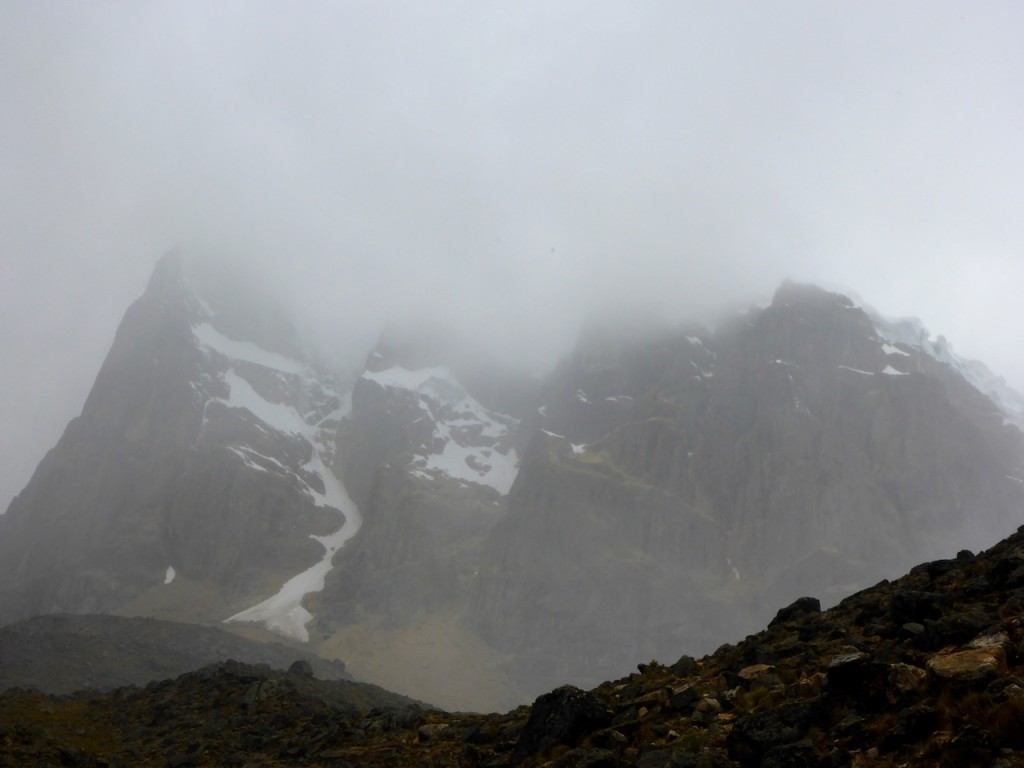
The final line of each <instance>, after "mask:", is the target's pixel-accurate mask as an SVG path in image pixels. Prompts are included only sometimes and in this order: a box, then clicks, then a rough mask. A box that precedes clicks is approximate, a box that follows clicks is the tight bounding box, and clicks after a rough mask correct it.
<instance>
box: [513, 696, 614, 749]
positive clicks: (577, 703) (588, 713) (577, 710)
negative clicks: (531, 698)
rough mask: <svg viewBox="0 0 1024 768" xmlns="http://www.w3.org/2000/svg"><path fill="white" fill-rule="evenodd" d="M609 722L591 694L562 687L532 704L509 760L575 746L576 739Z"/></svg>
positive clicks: (609, 718)
mask: <svg viewBox="0 0 1024 768" xmlns="http://www.w3.org/2000/svg"><path fill="white" fill-rule="evenodd" d="M610 722H611V715H610V714H609V712H608V710H607V709H606V708H605V707H604V706H603V705H602V704H601V702H600V701H598V700H597V699H596V698H594V696H593V695H591V694H589V693H586V692H585V691H581V690H580V689H579V688H575V687H573V686H571V685H566V686H563V687H561V688H558V689H557V690H554V691H552V692H551V693H545V694H544V695H543V696H541V697H540V698H538V699H537V701H535V702H534V703H533V708H532V709H531V710H530V719H529V720H528V721H527V722H526V727H525V728H523V732H522V734H521V735H520V736H519V743H518V744H517V745H516V750H515V753H514V754H513V761H519V760H522V759H523V758H525V757H526V756H527V755H533V754H537V753H538V752H543V751H544V750H547V749H550V748H551V747H553V746H554V745H555V744H568V745H575V744H576V743H577V742H578V741H579V740H580V738H581V737H582V736H583V735H585V734H588V733H590V732H592V731H595V730H597V729H598V728H601V727H604V726H606V725H608V724H609V723H610Z"/></svg>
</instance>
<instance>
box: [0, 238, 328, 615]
mask: <svg viewBox="0 0 1024 768" xmlns="http://www.w3.org/2000/svg"><path fill="white" fill-rule="evenodd" d="M185 270H186V268H185V265H184V264H183V262H182V260H181V259H180V258H179V257H175V256H169V257H165V258H164V259H163V260H162V261H161V262H160V264H159V265H158V267H157V269H156V271H155V272H154V275H153V278H152V280H151V282H150V284H149V287H148V289H147V291H146V293H145V295H143V296H142V298H140V299H139V300H138V301H137V302H136V303H135V304H134V305H133V306H132V307H131V308H130V309H129V310H128V312H127V314H126V315H125V319H124V321H123V322H122V324H121V327H120V328H119V330H118V333H117V337H116V339H115V342H114V345H113V347H112V349H111V351H110V354H109V355H108V358H107V360H106V361H105V363H104V365H103V367H102V369H101V371H100V374H99V376H98V377H97V380H96V383H95V385H94V387H93V390H92V392H91V393H90V395H89V398H88V400H87V402H86V404H85V406H84V408H83V410H82V414H81V416H79V417H78V418H77V419H75V420H74V421H73V422H71V424H70V425H69V426H68V428H67V430H66V432H65V434H64V436H63V437H62V439H61V441H60V442H59V443H58V445H57V446H56V447H55V448H54V449H53V450H52V451H50V453H49V454H48V455H47V457H46V459H45V460H44V461H43V462H42V463H41V464H40V466H39V468H38V470H37V471H36V473H35V475H34V476H33V478H32V480H31V482H30V483H29V485H28V486H27V487H26V489H25V490H24V491H23V492H22V493H21V494H20V495H19V496H18V497H17V498H16V499H15V500H14V502H13V503H12V504H11V507H10V509H9V511H8V513H7V514H6V515H4V516H3V517H2V518H0V583H2V584H3V587H2V589H3V592H2V607H3V610H2V616H3V619H4V621H13V620H15V619H17V618H20V617H22V616H26V615H32V614H38V613H48V612H54V611H67V612H75V613H81V612H89V611H106V612H118V611H123V612H145V613H156V614H158V615H164V616H169V617H177V618H185V619H207V620H209V619H220V618H224V617H226V616H227V615H230V613H233V612H234V611H231V610H230V609H231V608H233V607H235V606H237V607H239V608H240V607H244V606H245V604H246V603H251V602H253V601H255V600H256V599H258V597H259V596H260V595H266V594H270V593H273V591H274V590H276V589H277V587H279V586H280V585H281V583H282V582H283V581H284V580H286V579H287V577H288V576H290V575H291V574H293V573H295V572H298V571H302V570H303V568H304V567H306V566H308V565H311V564H312V563H315V562H316V561H317V560H318V559H319V557H320V556H321V553H323V547H322V546H321V545H320V544H318V543H317V542H316V541H314V540H312V539H311V538H310V534H327V533H329V532H331V531H332V530H334V529H336V528H338V526H339V525H340V520H341V519H342V518H341V514H340V512H339V511H338V510H337V509H332V508H331V507H330V506H329V505H327V504H326V503H325V501H324V498H325V497H324V492H325V490H326V489H325V485H324V483H325V477H327V475H328V473H327V472H326V471H325V470H324V468H323V462H324V461H325V460H326V461H330V459H331V458H332V451H331V447H332V446H333V430H334V428H335V427H336V425H337V422H338V419H339V417H340V409H341V399H340V398H339V396H338V394H337V392H336V391H335V386H334V384H333V382H332V380H331V379H330V377H327V376H323V375H320V374H317V373H316V372H314V371H313V369H312V368H311V367H310V365H309V364H308V363H307V362H305V361H304V360H302V359H301V358H299V357H298V354H297V352H296V350H295V348H292V349H289V348H288V346H287V344H286V341H287V333H286V331H284V330H283V329H282V327H281V324H280V323H279V322H278V323H275V326H276V327H275V329H274V330H273V333H272V334H264V337H263V339H262V341H263V343H264V344H268V339H269V338H270V337H271V336H276V338H277V344H278V345H279V348H280V350H281V351H270V350H268V349H265V348H264V347H261V346H258V345H257V344H255V343H254V342H252V341H251V340H247V339H246V338H244V337H240V336H236V337H234V338H231V337H228V336H226V335H225V334H224V333H223V332H222V331H221V330H220V329H221V327H231V326H232V324H239V323H240V322H244V318H243V317H242V315H243V314H244V313H243V312H242V311H241V309H240V307H239V306H238V305H237V304H236V305H235V306H228V307H227V309H225V310H223V311H221V310H218V309H217V308H216V305H214V306H213V307H211V306H210V305H208V304H207V303H206V302H205V301H204V300H203V299H202V298H200V296H199V294H198V293H197V292H196V291H195V290H194V289H193V287H192V286H191V285H190V284H189V283H188V282H187V281H186V278H185ZM214 295H216V293H215V292H214ZM267 313H268V312H267V309H266V308H261V309H260V310H259V311H258V312H256V313H255V314H257V315H266V314H267ZM250 338H252V337H250ZM225 611H228V612H227V613H225Z"/></svg>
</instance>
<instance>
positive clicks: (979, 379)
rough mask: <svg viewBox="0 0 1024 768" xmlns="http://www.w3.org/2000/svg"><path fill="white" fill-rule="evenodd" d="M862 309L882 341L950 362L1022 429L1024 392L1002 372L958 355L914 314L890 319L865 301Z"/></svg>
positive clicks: (938, 360) (950, 365) (943, 339)
mask: <svg viewBox="0 0 1024 768" xmlns="http://www.w3.org/2000/svg"><path fill="white" fill-rule="evenodd" d="M861 309H863V310H864V312H865V313H866V314H867V315H868V317H870V318H871V321H872V322H873V323H874V324H875V330H876V332H877V333H878V335H879V336H880V337H881V338H882V339H883V340H884V341H887V342H889V343H890V344H903V345H904V346H908V347H912V348H914V349H917V350H920V351H921V352H923V353H924V354H926V355H928V356H929V357H931V358H932V359H933V360H936V361H937V362H940V363H943V364H944V365H947V366H949V367H950V368H952V369H953V370H954V371H956V372H957V373H958V374H960V376H962V377H963V378H964V379H965V380H966V381H967V382H968V383H969V384H970V385H971V386H973V387H974V388H975V389H977V390H978V391H979V392H981V393H982V394H983V395H985V396H986V397H987V398H988V399H989V400H991V401H992V403H993V404H994V405H995V406H996V407H997V408H998V409H999V410H1000V411H1002V413H1003V415H1004V416H1006V417H1007V418H1008V419H1009V420H1010V422H1011V423H1012V424H1013V425H1014V426H1016V427H1018V428H1020V429H1024V395H1022V394H1021V393H1020V392H1017V391H1016V390H1015V389H1013V388H1012V387H1011V386H1009V385H1008V384H1007V383H1006V380H1005V379H1004V378H1003V377H1002V376H997V375H995V374H994V373H992V371H990V370H989V369H988V367H987V366H986V365H985V364H984V363H981V362H979V361H977V360H966V359H964V358H962V357H960V356H959V355H957V354H956V353H955V352H954V351H953V345H952V344H950V343H949V341H947V340H946V338H945V337H944V336H938V337H936V338H934V339H933V338H931V334H930V333H929V332H928V330H927V329H926V328H925V327H924V324H923V323H922V322H921V321H920V320H919V319H917V318H916V317H903V318H897V319H892V318H888V317H885V316H883V315H881V314H879V313H878V312H877V311H876V310H874V309H873V308H871V307H869V306H867V305H864V304H862V305H861ZM883 348H885V347H883ZM904 354H906V353H905V352H904Z"/></svg>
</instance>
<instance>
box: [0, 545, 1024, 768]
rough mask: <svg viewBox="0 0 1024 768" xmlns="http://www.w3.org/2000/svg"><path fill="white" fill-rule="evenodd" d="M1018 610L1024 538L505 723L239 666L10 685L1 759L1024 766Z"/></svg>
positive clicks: (784, 615) (812, 602)
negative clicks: (79, 684) (58, 685)
mask: <svg viewBox="0 0 1024 768" xmlns="http://www.w3.org/2000/svg"><path fill="white" fill-rule="evenodd" d="M1022 611H1024V528H1022V530H1021V531H1019V532H1017V533H1015V534H1013V535H1011V536H1010V537H1009V538H1008V539H1006V540H1004V541H1002V542H1000V543H999V544H997V545H996V546H994V547H992V548H991V549H990V550H988V551H986V552H983V553H981V554H978V555H974V554H972V553H971V552H969V551H966V550H961V551H960V552H959V553H958V554H957V555H956V557H955V558H950V559H943V560H937V561H932V562H928V563H924V564H921V565H919V566H917V567H915V568H913V569H912V570H911V571H910V573H909V574H907V575H905V576H904V577H902V578H900V579H898V580H895V581H893V582H889V581H882V582H880V583H879V584H877V585H876V586H874V587H871V588H870V589H867V590H864V591H862V592H859V593H857V594H854V595H852V596H850V597H848V598H846V599H844V600H843V601H842V602H840V603H839V605H837V606H836V607H834V608H832V609H831V610H828V611H824V612H823V611H821V609H820V605H819V602H818V601H817V600H816V599H813V598H809V597H804V598H801V599H799V600H797V601H795V602H794V603H792V604H790V605H789V606H786V607H785V608H782V609H781V610H778V611H777V612H776V613H775V615H774V618H773V619H772V621H771V622H770V624H769V625H768V627H767V628H766V629H764V630H762V631H760V632H758V633H756V634H753V635H750V636H748V637H746V638H744V639H743V640H741V641H739V642H737V643H735V644H725V645H723V646H721V647H720V648H719V649H718V650H717V651H715V653H713V654H710V655H708V656H705V657H704V658H702V659H699V660H698V659H695V658H693V657H692V656H688V655H683V656H681V657H670V658H668V659H665V660H664V663H659V662H658V661H649V662H647V663H643V664H640V665H639V670H638V672H634V673H633V674H630V675H627V676H624V677H618V678H616V679H613V680H609V681H606V682H604V683H602V684H601V685H599V686H597V687H595V688H594V689H593V690H589V691H585V690H581V689H579V688H575V687H573V686H568V685H566V686H560V687H558V688H556V689H554V690H551V691H549V692H546V693H544V694H542V695H541V696H539V697H538V698H537V699H536V700H535V701H534V702H533V704H532V706H522V707H518V708H516V709H514V710H511V711H509V712H507V713H505V714H490V715H479V714H469V713H446V712H441V711H437V710H430V709H425V708H423V707H421V706H417V705H414V704H409V703H408V702H407V701H402V700H396V699H395V698H392V699H391V700H390V701H389V700H387V699H385V698H383V694H382V693H380V692H376V693H374V692H372V691H370V692H366V691H364V688H365V687H364V688H360V687H358V686H357V685H356V684H353V683H342V682H334V683H331V682H326V681H318V680H314V679H313V678H311V677H308V676H306V675H302V674H297V673H294V672H293V673H289V674H286V673H272V672H270V671H269V670H267V669H266V668H263V669H260V668H255V667H251V666H248V665H243V664H238V663H235V662H230V663H222V664H218V665H213V666H209V667H205V668H203V669H201V670H198V671H197V672H194V673H189V674H186V675H183V676H181V677H179V678H177V679H175V680H167V681H163V682H160V683H153V684H151V685H149V686H146V687H145V688H143V689H138V688H128V689H120V690H117V691H114V692H110V693H102V694H101V693H92V692H83V693H79V694H76V695H73V696H64V697H54V696H45V695H42V694H39V693H38V692H34V691H25V690H11V691H7V692H5V693H2V694H0V724H2V725H0V765H12V766H13V765H75V766H87V767H89V768H91V767H92V766H110V765H128V764H131V765H139V766H161V767H162V766H178V767H180V768H185V767H187V766H192V767H195V766H206V765H236V764H237V765H244V764H254V765H256V764H258V765H265V766H292V765H308V766H313V767H317V766H341V765H359V766H388V767H389V768H392V767H393V766H422V765H432V766H467V765H468V766H486V767H487V768H499V767H512V766H522V768H529V766H541V765H548V766H558V767H560V768H598V767H602V766H607V767H615V768H632V767H636V768H678V767H680V766H694V767H697V766H711V767H715V768H717V767H723V768H724V767H725V766H741V767H742V768H756V767H757V766H763V767H764V768H769V767H774V766H796V767H798V768H805V767H812V766H813V767H817V766H863V765H872V766H880V767H881V768H885V767H887V766H908V765H912V766H924V765H928V766H940V767H941V768H961V767H963V766H972V767H973V766H1007V767H1008V768H1010V767H1012V766H1022V765H1024V732H1022V730H1021V728H1020V723H1021V719H1022V717H1024V654H1022V651H1024V624H1022V620H1021V615H1022ZM368 696H372V699H370V700H369V701H368V700H367V698H366V697H368ZM371 702H372V703H371ZM371 706H373V707H374V708H373V709H370V707H371Z"/></svg>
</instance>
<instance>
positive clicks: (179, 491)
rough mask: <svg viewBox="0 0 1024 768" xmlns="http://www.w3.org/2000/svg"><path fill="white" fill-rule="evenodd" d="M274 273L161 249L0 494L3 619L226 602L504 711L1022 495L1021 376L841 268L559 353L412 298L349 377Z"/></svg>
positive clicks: (891, 568)
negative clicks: (517, 360) (10, 493)
mask: <svg viewBox="0 0 1024 768" xmlns="http://www.w3.org/2000/svg"><path fill="white" fill-rule="evenodd" d="M250 278H251V276H247V275H245V274H244V273H241V274H233V275H232V274H226V273H224V272H211V271H209V270H205V271H204V269H203V268H202V267H200V266H197V265H194V264H192V263H190V262H187V261H186V260H185V259H183V258H181V257H179V256H173V255H172V256H169V257H165V259H163V260H162V261H161V262H160V264H159V265H158V267H157V269H156V271H155V272H154V275H153V278H152V280H151V282H150V285H149V286H148V288H147V290H146V292H145V294H144V295H143V296H142V297H141V298H140V299H139V300H138V301H137V302H136V303H135V304H134V305H133V306H132V307H131V308H130V309H129V310H128V313H127V314H126V316H125V319H124V321H123V323H122V325H121V327H120V328H119V330H118V333H117V336H116V338H115V340H114V344H113V347H112V349H111V351H110V354H109V356H108V358H107V360H106V362H105V363H104V365H103V367H102V369H101V371H100V374H99V376H98V377H97V381H96V384H95V386H94V388H93V391H92V392H91V393H90V396H89V398H88V400H87V402H86V405H85V407H84V408H83V411H82V414H81V416H79V417H78V418H77V419H75V420H74V421H72V423H71V424H69V426H68V428H67V430H66V432H65V434H64V436H63V437H62V438H61V440H60V441H59V443H58V444H57V446H55V448H54V449H53V450H52V451H51V452H50V453H49V454H48V455H47V456H46V458H45V459H44V460H43V462H42V463H41V464H40V466H39V468H38V469H37V471H36V473H35V475H34V476H33V478H32V480H31V481H30V482H29V484H28V486H27V487H26V488H25V490H24V491H23V492H22V493H21V494H20V495H19V496H18V497H17V498H16V499H15V500H14V502H12V504H11V506H10V509H9V510H8V512H7V514H6V515H4V516H2V517H0V585H2V587H0V617H2V621H3V622H4V623H9V622H12V621H16V620H18V619H22V618H26V617H29V616H33V615H38V614H48V613H55V612H67V613H94V612H104V613H113V614H120V615H126V616H153V617H157V618H161V619H168V620H174V621H184V622H194V623H199V624H210V625H212V624H216V625H220V626H223V627H224V628H226V629H229V630H232V631H236V632H245V633H247V634H249V635H251V636H254V637H255V636H258V637H261V638H263V639H267V638H269V637H277V638H283V639H285V640H287V641H288V642H290V643H292V644H294V645H296V646H299V645H301V646H304V647H306V648H308V649H309V650H310V651H312V652H315V653H318V654H320V655H321V656H323V657H325V658H328V659H334V658H340V659H343V660H344V661H345V662H346V664H347V665H348V668H349V670H350V671H351V672H352V674H353V675H355V676H357V677H359V678H361V679H370V680H373V681H374V682H377V683H380V684H384V685H386V686H388V687H392V688H394V689H396V690H399V691H401V692H402V693H405V694H408V695H411V696H413V697H415V698H418V699H421V700H428V701H432V702H435V703H437V704H439V705H441V706H446V707H451V708H467V707H468V708H480V709H494V708H503V707H507V706H512V705H514V704H516V703H519V702H522V701H526V700H529V699H531V698H533V697H534V696H536V695H537V694H538V693H540V692H542V691H544V690H548V689H550V688H552V687H553V686H555V685H559V684H562V683H564V682H573V683H575V684H577V685H584V686H592V685H595V684H597V683H599V682H600V681H601V680H604V679H608V678H610V677H614V676H616V675H618V674H620V671H621V670H622V669H624V668H629V667H630V666H632V665H634V664H636V663H637V662H638V661H644V660H646V659H650V658H669V657H672V656H677V655H678V654H679V653H680V652H681V650H680V649H685V650H687V651H688V652H689V653H691V654H699V653H705V652H708V651H710V650H712V649H713V648H715V647H717V646H718V645H720V644H721V643H722V642H724V641H727V640H729V639H734V638H736V637H740V636H743V635H745V634H747V633H749V632H751V631H753V630H754V629H755V628H756V627H758V626H761V625H763V624H764V623H765V622H766V621H768V620H769V619H770V618H771V612H772V606H777V605H780V604H786V603H788V602H790V601H791V600H793V599H794V598H796V597H798V596H800V595H801V594H807V593H813V594H815V595H817V596H818V597H819V598H821V599H822V600H823V601H824V602H825V604H826V605H831V604H834V603H835V602H837V601H838V600H840V599H842V598H843V597H845V596H846V595H848V594H850V593H852V592H854V591H856V590H857V589H859V588H862V587H864V586H867V585H869V584H872V583H875V582H877V581H878V579H879V578H881V577H883V576H886V577H891V576H895V575H896V574H898V573H899V572H901V571H902V570H905V569H906V568H908V567H910V566H911V565H912V564H914V563H916V562H920V561H922V560H931V559H934V558H935V557H939V556H941V555H943V554H944V553H946V552H948V551H951V550H952V551H955V550H956V549H960V548H963V547H970V548H972V549H978V548H981V547H984V546H987V545H988V544H990V543H991V542H992V541H995V540H997V539H998V538H999V537H1000V536H1001V535H1005V534H1006V533H1007V532H1008V531H1011V530H1013V529H1014V528H1015V527H1016V526H1017V525H1019V524H1020V522H1021V517H1022V512H1024V434H1022V432H1021V430H1020V426H1019V420H1018V416H1019V413H1018V412H1017V411H1016V410H1015V408H1016V405H1015V404H1017V403H1019V402H1024V400H1021V399H1020V396H1019V395H1016V394H1015V393H1013V392H1012V390H1010V389H1009V388H1007V387H1006V386H1005V383H1001V382H1000V381H999V380H998V379H996V378H995V377H993V376H992V375H991V374H989V373H988V372H987V370H986V369H984V367H983V366H981V365H980V364H977V363H969V362H966V361H963V360H961V359H960V358H959V357H957V356H956V355H955V354H954V353H953V352H952V350H951V348H950V347H949V345H948V344H947V343H945V342H944V341H942V340H941V339H938V340H935V341H933V340H931V338H930V336H929V335H928V334H927V332H925V331H924V330H923V329H921V328H920V325H919V324H915V323H914V322H913V321H890V320H886V319H885V318H882V317H880V316H878V315H877V313H874V312H873V311H872V310H870V309H869V308H867V307H864V306H862V305H860V304H858V303H856V302H854V301H852V300H850V299H849V298H847V297H844V296H842V295H839V294H836V293H831V292H828V291H824V290H822V289H820V288H816V287H814V286H806V285H798V284H794V283H786V284H784V285H783V286H781V287H780V288H779V290H778V291H777V293H776V294H775V296H774V298H773V300H772V302H771V303H770V304H769V305H768V306H766V307H763V308H754V309H751V310H748V311H746V312H742V313H738V314H736V315H734V316H733V317H731V318H730V319H729V320H727V321H725V322H723V323H721V324H719V325H718V326H717V327H715V328H714V329H710V328H705V327H701V326H692V327H670V326H657V325H654V324H650V323H641V324H634V325H626V324H621V323H614V322H610V321H608V322H604V323H601V324H595V325H593V326H592V327H591V328H589V330H588V331H587V332H585V333H584V334H583V335H582V336H581V338H580V339H579V342H578V344H577V345H576V347H575V349H574V350H572V351H571V352H570V353H569V354H568V355H567V356H566V357H565V358H564V359H563V361H562V362H561V363H560V364H559V365H558V366H557V368H555V370H553V371H552V372H550V373H549V374H547V375H544V376H540V377H531V376H525V375H522V374H520V373H518V372H516V371H512V370H508V369H506V368H505V367H503V366H502V364H501V361H500V350H474V349H471V348H469V347H468V346H467V345H466V344H465V343H464V342H461V341H460V340H459V339H458V338H457V337H456V335H455V334H452V333H450V332H449V331H445V330H440V329H434V328H431V327H428V326H422V327H419V328H416V329H413V330H412V331H410V330H408V329H390V330H388V331H387V332H385V333H384V334H382V336H381V337H380V340H379V342H378V344H377V345H376V347H375V348H374V349H372V350H370V352H369V354H368V355H367V359H366V362H365V365H364V367H363V370H362V371H361V372H359V374H358V375H357V376H355V378H354V379H352V378H351V377H345V376H342V375H339V374H338V372H337V371H336V370H334V369H335V368H341V367H342V366H341V364H340V362H339V361H326V362H325V361H323V360H320V359H318V358H317V356H316V355H314V354H312V353H310V352H309V351H308V346H307V344H306V343H305V342H304V340H303V339H302V338H300V335H299V334H298V333H297V332H296V331H295V329H294V327H293V326H292V325H291V324H290V322H289V320H288V317H287V314H286V313H285V312H284V311H283V310H281V309H279V308H277V307H276V306H275V304H274V302H273V300H272V298H271V297H270V296H269V295H267V292H265V291H262V290H261V289H259V288H258V286H256V285H254V284H253V282H254V281H253V280H251V279H250Z"/></svg>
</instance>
